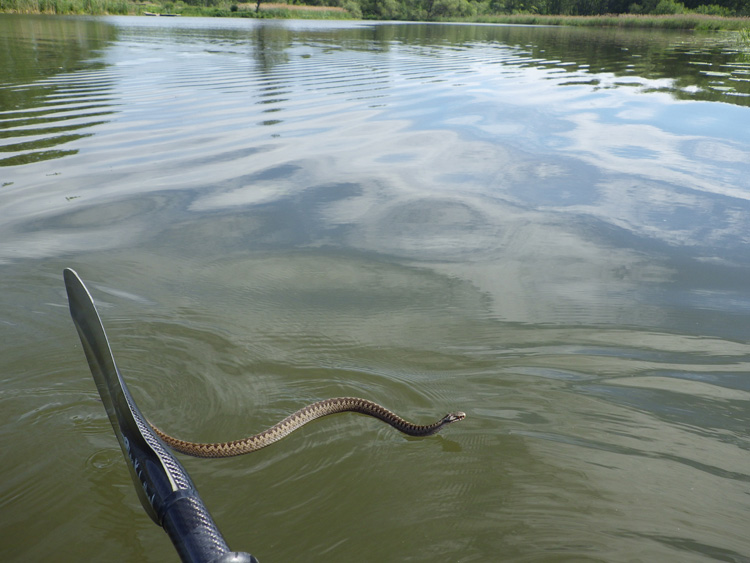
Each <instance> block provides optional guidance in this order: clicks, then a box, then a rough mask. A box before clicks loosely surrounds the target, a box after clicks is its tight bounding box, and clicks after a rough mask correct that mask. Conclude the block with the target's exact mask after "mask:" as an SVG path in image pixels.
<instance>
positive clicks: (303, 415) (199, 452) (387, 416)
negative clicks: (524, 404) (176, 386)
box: [149, 397, 466, 458]
mask: <svg viewBox="0 0 750 563" xmlns="http://www.w3.org/2000/svg"><path fill="white" fill-rule="evenodd" d="M341 412H355V413H360V414H365V415H368V416H372V417H374V418H377V419H379V420H382V421H383V422H385V423H387V424H390V425H391V426H392V427H393V428H395V429H396V430H398V431H400V432H403V433H404V434H406V435H408V436H432V435H433V434H436V433H437V432H439V431H440V429H441V428H443V426H445V425H447V424H452V423H454V422H458V421H459V420H463V419H464V418H466V413H463V412H460V411H459V412H453V413H448V414H446V415H445V416H444V417H443V418H441V419H440V420H438V421H436V422H433V423H431V424H425V425H418V424H413V423H411V422H409V421H408V420H404V419H403V418H401V417H400V416H398V415H397V414H396V413H394V412H391V411H389V410H388V409H387V408H385V407H383V406H381V405H379V404H377V403H375V402H373V401H368V400H367V399H360V398H358V397H335V398H332V399H326V400H324V401H318V402H316V403H312V404H311V405H307V406H306V407H303V408H301V409H299V410H298V411H297V412H295V413H292V414H290V415H289V416H287V417H286V418H285V419H284V420H282V421H281V422H279V423H277V424H274V425H273V426H271V427H270V428H268V429H266V430H264V431H263V432H260V433H258V434H255V435H253V436H249V437H247V438H243V439H241V440H233V441H231V442H214V443H198V442H188V441H186V440H180V439H179V438H174V437H173V436H170V435H169V434H167V433H166V432H163V431H161V430H159V429H158V428H157V427H156V426H154V425H153V424H151V422H149V425H150V426H151V428H152V429H153V430H154V432H155V433H156V434H157V436H159V438H161V439H162V440H163V441H164V442H165V443H166V444H167V445H168V446H169V447H171V448H172V449H173V450H176V451H178V452H180V453H183V454H187V455H191V456H194V457H204V458H220V457H232V456H237V455H243V454H248V453H250V452H256V451H258V450H260V449H262V448H265V447H266V446H270V445H271V444H273V443H274V442H278V441H279V440H281V439H282V438H285V437H286V436H288V435H289V434H291V433H292V432H294V431H295V430H297V429H299V428H301V427H302V426H304V425H305V424H307V423H308V422H312V421H313V420H316V419H318V418H322V417H324V416H328V415H331V414H336V413H341Z"/></svg>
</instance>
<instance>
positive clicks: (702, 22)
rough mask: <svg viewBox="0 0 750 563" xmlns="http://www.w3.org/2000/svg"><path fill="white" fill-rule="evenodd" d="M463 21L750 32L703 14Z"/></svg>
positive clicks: (741, 21) (741, 24)
mask: <svg viewBox="0 0 750 563" xmlns="http://www.w3.org/2000/svg"><path fill="white" fill-rule="evenodd" d="M462 21H472V22H475V23H507V24H522V25H570V26H597V27H632V28H641V29H648V28H659V29H695V30H705V31H709V30H726V31H739V30H743V29H748V28H750V18H727V17H718V16H706V15H701V14H675V15H663V16H656V15H646V16H640V15H632V14H620V15H608V16H539V15H533V14H514V15H509V14H499V15H492V14H486V15H481V16H474V17H472V18H468V19H466V20H462Z"/></svg>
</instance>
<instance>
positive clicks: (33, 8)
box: [0, 0, 750, 31]
mask: <svg viewBox="0 0 750 563" xmlns="http://www.w3.org/2000/svg"><path fill="white" fill-rule="evenodd" d="M10 4H15V5H16V7H15V8H11V7H9V8H8V9H5V10H0V13H3V14H26V15H78V16H85V15H88V16H108V15H111V16H116V15H127V16H155V15H158V16H186V17H235V18H236V17H244V18H276V19H290V18H300V19H352V20H362V19H363V18H361V17H358V16H357V15H354V14H352V13H350V12H349V11H347V10H346V9H345V8H342V7H338V6H308V5H302V4H283V3H279V2H268V3H266V2H262V3H261V4H260V11H259V12H256V11H255V6H256V4H255V3H254V2H253V3H233V2H231V1H227V2H223V3H221V4H218V5H216V6H211V7H208V6H190V5H185V4H182V5H181V6H175V4H174V3H172V2H168V3H166V4H163V5H162V4H156V3H151V2H139V3H136V2H131V1H129V0H98V1H97V0H94V1H93V2H90V1H89V2H86V5H87V6H88V7H89V10H84V9H83V5H84V1H82V0H67V1H59V2H58V1H56V0H46V1H45V0H17V1H16V2H8V3H6V6H9V5H10ZM180 4H181V3H180ZM91 8H93V9H91ZM372 21H380V20H377V19H375V20H372ZM399 21H413V22H415V23H419V22H423V23H426V21H424V20H399ZM428 21H429V22H437V23H467V24H470V23H483V24H511V25H512V24H516V25H548V26H571V27H582V26H584V27H620V28H632V29H682V30H696V31H741V30H750V17H740V16H737V17H724V16H709V15H703V14H695V13H692V14H676V15H634V14H610V15H601V16H564V15H560V16H553V15H535V14H481V15H479V14H478V15H475V16H469V17H454V18H438V19H434V20H428Z"/></svg>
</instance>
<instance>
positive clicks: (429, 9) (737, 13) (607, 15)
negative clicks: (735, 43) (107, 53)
mask: <svg viewBox="0 0 750 563" xmlns="http://www.w3.org/2000/svg"><path fill="white" fill-rule="evenodd" d="M0 12H15V13H44V14H93V15H100V14H113V15H126V14H130V15H141V14H146V15H182V16H225V17H275V18H315V19H332V18H333V19H342V18H366V19H381V20H412V21H414V20H416V21H466V22H483V23H515V24H526V25H575V26H581V25H586V26H617V27H641V28H649V27H658V28H672V29H699V30H713V29H724V30H746V31H744V33H745V34H746V35H745V36H746V37H747V35H748V34H750V31H747V30H750V19H749V18H748V16H750V3H748V2H746V1H745V0H685V1H684V3H683V2H678V1H676V0H307V3H301V2H300V1H299V0H290V1H289V2H288V3H279V2H276V3H270V2H264V1H263V0H253V1H252V2H250V3H238V2H236V0H185V1H183V0H177V1H170V0H0Z"/></svg>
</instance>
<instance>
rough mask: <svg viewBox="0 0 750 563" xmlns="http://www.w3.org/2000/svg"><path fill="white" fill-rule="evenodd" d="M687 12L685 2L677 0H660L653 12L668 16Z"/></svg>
mask: <svg viewBox="0 0 750 563" xmlns="http://www.w3.org/2000/svg"><path fill="white" fill-rule="evenodd" d="M685 12H687V9H686V8H685V4H682V3H680V2H675V0H659V3H658V4H656V7H655V8H654V9H653V11H652V12H651V13H652V14H655V15H657V16H666V15H674V14H684V13H685Z"/></svg>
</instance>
